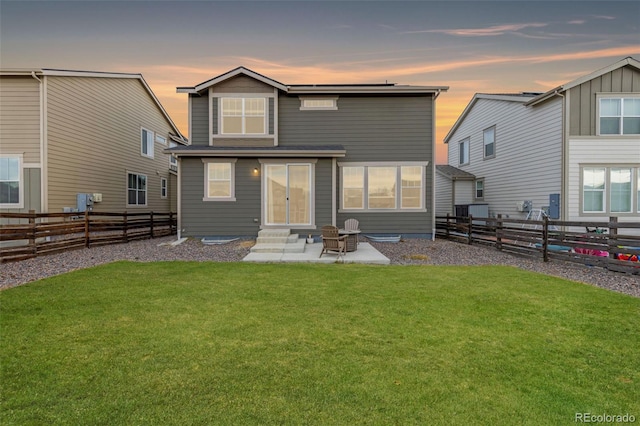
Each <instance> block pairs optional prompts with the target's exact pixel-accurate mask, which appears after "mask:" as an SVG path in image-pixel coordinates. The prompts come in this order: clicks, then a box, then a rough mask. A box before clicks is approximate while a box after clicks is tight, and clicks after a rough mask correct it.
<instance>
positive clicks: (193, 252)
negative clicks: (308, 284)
mask: <svg viewBox="0 0 640 426" xmlns="http://www.w3.org/2000/svg"><path fill="white" fill-rule="evenodd" d="M173 241H175V236H171V237H163V238H156V239H153V240H142V241H135V242H131V243H127V244H113V245H106V246H99V247H92V248H90V249H79V250H70V251H66V252H62V253H58V254H52V255H47V256H40V257H37V258H32V259H28V260H24V261H20V262H8V263H3V264H1V265H0V289H5V288H9V287H14V286H17V285H20V284H25V283H28V282H31V281H34V280H38V279H41V278H46V277H49V276H53V275H58V274H62V273H65V272H69V271H73V270H76V269H82V268H88V267H91V266H96V265H101V264H104V263H109V262H113V261H117V260H131V261H139V262H154V261H171V260H192V261H216V262H236V261H240V260H242V259H243V258H244V257H245V256H246V255H247V254H249V249H250V248H251V246H252V245H253V244H254V242H255V241H254V240H253V239H241V240H238V241H234V242H231V243H229V244H224V245H204V244H202V243H201V242H200V241H199V240H195V239H189V240H187V241H185V242H184V243H182V244H180V245H177V246H170V245H168V243H170V242H173ZM371 245H373V246H374V247H375V248H376V249H378V250H379V251H380V252H381V253H382V254H384V255H385V256H387V257H388V258H389V259H390V260H391V263H392V264H396V265H494V264H499V265H511V266H515V267H518V268H521V269H524V270H527V271H533V272H539V273H542V274H547V275H554V276H557V277H561V278H566V279H570V280H573V281H579V282H584V283H587V284H591V285H595V286H598V287H602V288H606V289H609V290H613V291H617V292H620V293H625V294H629V295H632V296H635V297H640V275H631V274H623V273H617V272H609V271H607V270H604V269H602V268H597V267H589V266H584V265H580V264H573V263H567V262H559V261H553V262H548V263H544V262H542V260H541V259H534V258H529V257H525V256H518V255H512V254H509V253H504V252H500V251H498V250H496V249H494V248H492V247H483V246H469V245H465V244H460V243H455V242H452V241H446V240H441V239H437V240H436V241H431V240H425V239H407V240H404V241H402V242H400V243H397V244H394V243H374V242H372V243H371Z"/></svg>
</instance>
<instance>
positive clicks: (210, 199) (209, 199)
mask: <svg viewBox="0 0 640 426" xmlns="http://www.w3.org/2000/svg"><path fill="white" fill-rule="evenodd" d="M202 201H222V202H228V201H232V202H233V201H236V197H224V198H223V197H220V198H207V197H204V198H203V199H202Z"/></svg>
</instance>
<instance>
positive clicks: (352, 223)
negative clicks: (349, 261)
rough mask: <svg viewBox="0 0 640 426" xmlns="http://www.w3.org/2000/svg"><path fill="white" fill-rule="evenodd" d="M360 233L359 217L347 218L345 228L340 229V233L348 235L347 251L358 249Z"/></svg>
mask: <svg viewBox="0 0 640 426" xmlns="http://www.w3.org/2000/svg"><path fill="white" fill-rule="evenodd" d="M359 233H360V222H358V219H347V220H345V221H344V229H341V230H340V235H347V251H356V250H357V249H358V234H359Z"/></svg>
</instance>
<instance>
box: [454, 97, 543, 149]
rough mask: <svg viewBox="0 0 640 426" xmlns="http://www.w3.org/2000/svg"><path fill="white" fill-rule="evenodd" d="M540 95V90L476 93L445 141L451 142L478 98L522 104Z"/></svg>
mask: <svg viewBox="0 0 640 426" xmlns="http://www.w3.org/2000/svg"><path fill="white" fill-rule="evenodd" d="M538 95H540V92H520V93H493V94H492V93H476V94H475V95H473V98H472V99H471V101H469V104H468V105H467V106H466V108H465V109H464V111H462V114H460V117H458V119H457V120H456V122H455V123H454V124H453V126H452V127H451V129H450V130H449V133H447V136H445V138H444V143H449V138H451V136H453V134H454V133H455V131H456V130H457V129H458V127H459V126H460V124H462V122H463V121H464V119H465V117H466V116H467V115H468V114H469V112H470V111H471V108H473V106H474V105H475V104H476V102H478V100H480V99H492V100H496V101H506V102H520V103H522V104H526V102H528V101H530V100H531V99H533V98H535V97H536V96H538Z"/></svg>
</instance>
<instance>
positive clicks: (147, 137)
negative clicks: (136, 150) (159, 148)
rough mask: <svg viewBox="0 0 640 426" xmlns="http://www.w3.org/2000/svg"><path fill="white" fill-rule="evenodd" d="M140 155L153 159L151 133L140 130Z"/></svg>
mask: <svg viewBox="0 0 640 426" xmlns="http://www.w3.org/2000/svg"><path fill="white" fill-rule="evenodd" d="M140 153H141V154H142V155H143V156H144V157H149V158H153V132H152V131H150V130H147V129H142V132H141V140H140Z"/></svg>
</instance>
